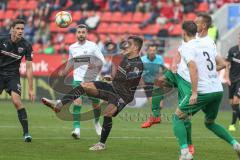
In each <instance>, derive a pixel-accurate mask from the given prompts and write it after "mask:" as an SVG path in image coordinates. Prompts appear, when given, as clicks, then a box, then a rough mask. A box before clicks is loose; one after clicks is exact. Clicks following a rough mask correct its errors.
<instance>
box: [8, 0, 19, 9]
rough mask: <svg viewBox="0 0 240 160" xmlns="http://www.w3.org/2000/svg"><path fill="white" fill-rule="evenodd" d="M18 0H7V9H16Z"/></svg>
mask: <svg viewBox="0 0 240 160" xmlns="http://www.w3.org/2000/svg"><path fill="white" fill-rule="evenodd" d="M16 4H18V1H16V0H14V1H9V2H8V4H7V9H14V10H16V9H18V5H16Z"/></svg>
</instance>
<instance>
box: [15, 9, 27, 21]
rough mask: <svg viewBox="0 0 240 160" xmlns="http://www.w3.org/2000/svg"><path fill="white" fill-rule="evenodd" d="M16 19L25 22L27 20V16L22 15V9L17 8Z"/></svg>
mask: <svg viewBox="0 0 240 160" xmlns="http://www.w3.org/2000/svg"><path fill="white" fill-rule="evenodd" d="M17 19H23V20H24V21H25V22H26V21H27V16H25V15H24V12H23V10H22V9H20V10H19V14H18V16H17Z"/></svg>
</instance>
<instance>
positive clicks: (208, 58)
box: [203, 52, 213, 71]
mask: <svg viewBox="0 0 240 160" xmlns="http://www.w3.org/2000/svg"><path fill="white" fill-rule="evenodd" d="M203 55H204V57H207V59H206V61H208V62H209V63H210V64H208V65H207V68H208V70H209V71H212V70H213V62H212V61H211V59H210V56H209V54H208V52H203Z"/></svg>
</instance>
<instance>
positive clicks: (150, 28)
mask: <svg viewBox="0 0 240 160" xmlns="http://www.w3.org/2000/svg"><path fill="white" fill-rule="evenodd" d="M159 29H160V26H159V25H158V24H153V25H148V26H147V27H145V28H144V29H143V30H142V33H143V34H151V35H155V34H157V33H158V31H159Z"/></svg>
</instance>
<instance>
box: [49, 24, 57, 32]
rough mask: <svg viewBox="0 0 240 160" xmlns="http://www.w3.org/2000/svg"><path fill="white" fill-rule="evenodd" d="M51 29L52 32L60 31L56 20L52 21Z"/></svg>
mask: <svg viewBox="0 0 240 160" xmlns="http://www.w3.org/2000/svg"><path fill="white" fill-rule="evenodd" d="M50 31H51V32H58V26H57V25H56V23H55V22H51V23H50Z"/></svg>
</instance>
